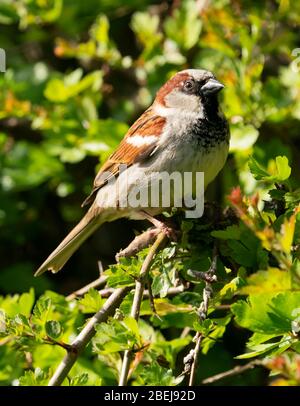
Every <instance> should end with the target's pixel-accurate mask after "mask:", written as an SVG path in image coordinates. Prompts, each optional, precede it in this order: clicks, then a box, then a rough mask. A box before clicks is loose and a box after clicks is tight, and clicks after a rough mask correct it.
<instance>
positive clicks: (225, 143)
mask: <svg viewBox="0 0 300 406" xmlns="http://www.w3.org/2000/svg"><path fill="white" fill-rule="evenodd" d="M223 87H224V86H223V85H222V84H221V83H220V82H219V81H218V80H216V78H215V77H214V75H213V74H212V73H211V72H209V71H206V70H198V69H187V70H183V71H181V72H178V73H177V74H176V75H174V76H173V77H172V78H171V79H170V80H168V81H167V82H166V83H165V85H164V86H162V87H161V88H160V90H159V91H158V92H157V94H156V98H155V100H154V102H153V104H152V105H151V106H150V107H149V108H148V109H147V110H146V111H145V112H144V113H143V114H142V115H141V116H140V118H139V119H138V120H137V121H136V122H135V123H134V124H133V125H132V126H131V128H130V129H129V130H128V132H127V134H126V135H125V137H124V139H123V140H122V142H121V143H120V145H119V147H118V148H117V150H116V151H115V152H114V153H113V154H112V155H111V156H110V157H109V158H108V160H107V161H106V162H105V163H104V165H103V166H102V168H101V169H100V171H99V172H98V174H97V176H96V178H95V181H94V187H93V190H92V192H91V194H90V195H89V196H88V198H87V199H86V200H85V201H84V203H83V206H85V205H87V204H90V203H91V207H90V208H89V210H88V212H87V213H86V215H85V216H84V217H83V219H82V220H81V221H80V222H79V224H77V226H76V227H75V228H74V229H73V230H72V231H71V232H70V233H69V234H68V235H67V237H66V238H65V239H64V240H63V241H62V242H61V243H60V245H59V246H58V247H57V248H56V249H55V250H54V251H53V252H52V254H51V255H50V256H49V257H48V258H47V259H46V261H45V262H44V263H43V264H42V265H41V267H40V268H39V269H38V270H37V272H36V273H35V276H38V275H41V274H42V273H43V272H45V271H46V270H51V271H52V272H53V273H56V272H58V271H59V270H60V269H61V268H62V267H63V266H64V265H65V263H66V262H67V261H68V259H69V258H70V257H71V256H72V255H73V253H74V252H75V251H76V250H77V249H78V248H79V246H80V245H81V244H82V243H83V242H84V241H85V240H86V239H87V238H88V237H89V236H90V235H91V234H92V233H93V232H94V231H95V230H96V229H97V228H98V227H99V226H100V225H101V224H103V223H104V222H107V221H113V220H116V219H118V218H121V217H128V218H130V219H148V220H150V221H151V222H152V223H153V224H155V225H156V226H158V227H162V228H163V227H164V225H163V224H162V223H161V222H160V221H158V220H157V219H155V218H154V216H155V215H157V214H159V213H161V212H162V211H164V210H165V209H166V208H165V207H161V206H162V205H160V207H151V206H150V207H149V206H147V207H143V206H142V205H138V206H137V207H132V205H131V206H130V205H127V206H126V205H122V204H121V200H124V198H125V200H126V198H127V196H128V194H129V193H130V192H131V191H132V190H133V189H134V188H136V187H137V185H138V189H139V190H145V188H146V189H147V187H149V185H148V181H149V179H150V178H151V175H152V174H154V173H161V172H167V173H172V172H174V171H177V172H179V173H184V172H192V173H195V172H204V187H206V186H207V185H208V184H209V183H210V182H211V181H212V180H213V179H214V178H215V177H216V176H217V174H218V172H219V171H220V170H221V169H222V167H223V166H224V164H225V161H226V158H227V154H228V147H229V128H228V123H227V121H226V119H225V118H224V116H223V114H222V113H221V110H220V108H219V104H218V98H217V94H218V92H219V91H220V90H221V89H222V88H223ZM115 190H118V195H116V193H115V192H114V191H115ZM174 190H175V189H172V190H171V192H170V193H171V194H172V193H173V192H174ZM174 199H176V196H172V198H171V200H170V208H171V207H172V205H173V204H174Z"/></svg>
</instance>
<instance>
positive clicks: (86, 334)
mask: <svg viewBox="0 0 300 406" xmlns="http://www.w3.org/2000/svg"><path fill="white" fill-rule="evenodd" d="M130 289H131V288H130V287H129V286H125V287H123V288H119V289H116V290H115V292H114V293H113V294H112V295H111V296H110V297H109V298H108V299H107V301H106V302H105V304H104V306H103V307H102V309H101V310H99V311H98V312H97V313H96V314H95V315H94V316H93V317H92V318H91V319H90V320H89V321H88V323H87V324H86V326H85V327H84V328H83V329H82V330H81V332H80V334H79V335H78V336H77V337H76V338H75V340H74V341H73V342H72V344H71V346H70V348H69V350H68V351H67V354H66V356H65V357H64V359H63V360H62V362H61V363H60V364H59V366H58V367H57V369H56V371H55V373H54V375H53V376H52V378H51V379H50V381H49V383H48V386H59V385H61V384H62V382H63V381H64V379H65V378H66V377H67V375H68V373H69V372H70V370H71V368H72V366H73V365H74V363H75V362H76V360H77V358H78V356H79V355H80V353H81V352H82V351H83V349H84V348H85V347H86V345H87V344H88V343H89V342H90V340H91V339H92V337H93V336H94V335H95V333H96V331H95V325H96V324H97V323H103V322H105V321H106V320H107V319H108V317H109V316H111V315H112V314H113V313H114V311H115V310H116V308H117V307H119V305H120V303H121V302H122V300H123V299H124V297H125V296H126V294H127V293H128V292H129V290H130Z"/></svg>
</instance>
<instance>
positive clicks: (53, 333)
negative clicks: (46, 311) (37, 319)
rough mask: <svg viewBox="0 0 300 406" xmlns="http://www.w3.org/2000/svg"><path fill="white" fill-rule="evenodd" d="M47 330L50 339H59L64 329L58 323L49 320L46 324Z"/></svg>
mask: <svg viewBox="0 0 300 406" xmlns="http://www.w3.org/2000/svg"><path fill="white" fill-rule="evenodd" d="M45 330H46V333H47V335H48V336H49V337H51V338H53V339H57V338H58V337H59V336H60V335H61V334H62V327H61V324H60V323H59V322H58V321H55V320H49V321H47V322H46V324H45Z"/></svg>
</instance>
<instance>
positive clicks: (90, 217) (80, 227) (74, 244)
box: [34, 209, 103, 276]
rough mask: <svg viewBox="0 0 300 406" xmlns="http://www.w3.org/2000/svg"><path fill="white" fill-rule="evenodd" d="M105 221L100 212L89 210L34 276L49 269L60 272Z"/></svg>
mask: <svg viewBox="0 0 300 406" xmlns="http://www.w3.org/2000/svg"><path fill="white" fill-rule="evenodd" d="M102 223H103V221H101V215H100V216H99V212H98V213H95V212H94V211H93V210H91V209H90V210H89V211H88V212H87V214H86V215H85V216H84V217H83V219H82V220H81V221H80V222H79V223H78V224H77V225H76V226H75V227H74V228H73V230H72V231H71V232H70V233H69V234H68V235H67V236H66V238H65V239H64V240H63V241H62V242H61V243H60V244H59V246H58V247H57V248H56V249H55V250H54V251H53V252H52V254H50V255H49V257H48V258H47V259H46V261H45V262H44V263H43V264H42V265H41V266H40V267H39V269H38V270H37V271H36V273H35V274H34V276H39V275H41V274H42V273H44V272H46V271H47V270H50V271H52V272H53V273H56V272H58V271H59V270H60V269H61V268H62V267H63V266H64V265H65V263H66V262H67V261H68V259H69V258H70V257H71V256H72V255H73V254H74V252H75V251H76V250H77V249H78V248H79V247H80V245H81V244H82V243H83V242H84V241H85V240H86V239H87V238H88V237H89V236H90V235H91V234H92V233H93V232H94V231H95V230H96V229H97V228H98V227H99V226H100V225H101V224H102Z"/></svg>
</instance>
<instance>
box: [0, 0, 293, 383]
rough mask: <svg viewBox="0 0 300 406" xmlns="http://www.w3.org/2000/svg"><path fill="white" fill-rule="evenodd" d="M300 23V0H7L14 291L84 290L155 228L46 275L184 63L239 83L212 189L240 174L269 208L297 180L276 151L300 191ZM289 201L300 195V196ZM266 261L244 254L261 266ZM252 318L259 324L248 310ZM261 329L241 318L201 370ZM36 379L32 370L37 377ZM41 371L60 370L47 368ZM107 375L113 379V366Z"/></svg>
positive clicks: (99, 244)
mask: <svg viewBox="0 0 300 406" xmlns="http://www.w3.org/2000/svg"><path fill="white" fill-rule="evenodd" d="M299 26H300V3H299V2H298V1H292V0H290V1H289V0H266V1H258V0H257V1H247V0H244V1H241V0H232V1H229V0H217V1H206V0H202V1H201V0H197V1H196V0H182V1H180V0H174V1H162V2H159V1H154V0H127V1H123V0H86V1H83V2H81V1H73V0H1V1H0V47H1V48H3V49H5V51H6V65H7V70H6V72H5V73H0V89H1V91H0V267H1V271H0V290H1V293H2V294H8V293H21V292H25V291H28V290H29V288H30V287H32V286H33V287H34V288H35V291H36V294H37V295H40V294H41V293H43V292H44V291H45V289H51V290H54V291H57V292H59V293H61V294H66V293H70V292H71V291H72V290H74V289H76V288H79V287H81V286H82V285H84V284H85V283H87V282H89V281H91V280H93V279H95V278H96V277H97V275H98V266H97V261H98V260H99V259H101V260H102V261H103V264H104V265H105V266H106V265H108V264H110V263H113V262H114V255H115V253H116V252H117V251H118V250H119V249H120V248H121V247H124V246H126V243H127V242H129V241H130V240H131V239H132V236H133V235H134V230H135V229H142V228H143V225H141V224H138V223H133V222H128V221H125V220H122V221H118V222H115V223H113V224H110V225H109V226H104V227H103V228H102V229H101V231H99V232H98V233H97V234H96V235H94V236H93V237H92V239H90V240H89V242H88V243H86V244H84V246H83V247H82V248H81V249H80V250H79V251H78V253H76V254H75V255H74V258H72V259H71V260H70V262H69V263H68V264H67V265H66V267H65V269H64V270H63V271H62V272H61V273H59V274H58V275H57V276H55V277H53V276H52V275H46V276H43V277H41V278H39V279H33V272H34V270H35V269H36V268H37V266H38V265H39V264H40V263H41V262H42V261H43V260H44V258H45V257H46V256H47V255H48V254H49V253H50V252H51V250H52V249H53V248H54V247H55V246H56V245H57V243H58V242H59V241H60V240H61V239H62V238H63V237H64V236H65V234H66V233H67V231H68V230H69V229H70V228H71V227H72V225H73V224H74V223H75V222H76V221H78V220H79V218H80V217H81V216H82V214H83V211H82V209H81V208H80V204H81V202H82V201H83V200H84V198H85V196H86V195H87V194H88V193H89V191H90V190H91V185H92V181H93V177H94V175H95V173H96V171H97V169H99V166H100V165H101V163H102V162H103V160H105V158H106V157H107V156H108V155H109V154H110V153H111V152H112V151H113V149H114V148H115V147H116V146H117V144H118V143H119V141H120V140H121V138H122V137H123V135H124V134H125V132H126V130H127V128H128V127H129V125H130V124H131V123H132V122H133V121H134V120H135V119H136V118H137V117H138V116H139V115H140V113H141V112H142V111H143V110H144V109H145V108H146V107H147V106H149V104H150V103H151V101H152V100H153V98H154V96H155V92H156V91H157V89H158V88H159V87H160V86H161V85H162V84H163V83H164V82H165V81H166V80H167V79H168V78H169V77H170V75H172V74H174V73H175V72H176V71H178V70H181V69H184V68H187V67H189V68H205V69H209V70H211V71H213V72H214V73H215V74H216V76H217V77H218V79H220V81H221V82H223V83H224V84H225V85H226V87H225V90H224V92H223V95H222V106H223V110H224V112H225V114H226V116H227V117H228V119H229V122H230V127H231V136H232V139H231V153H230V156H229V159H228V161H227V164H226V166H225V168H224V170H223V171H222V173H221V174H220V176H219V177H218V179H217V180H216V182H215V183H214V184H213V185H212V186H211V187H210V189H209V191H208V195H207V197H208V199H209V200H210V199H212V200H215V201H217V202H219V203H221V204H226V203H227V201H226V196H227V195H228V194H229V193H230V190H231V189H232V187H233V186H237V185H239V186H240V189H241V193H242V195H243V196H251V195H253V194H254V193H258V197H257V199H258V200H259V203H258V206H257V207H258V208H261V207H262V204H263V200H264V199H266V200H268V191H269V189H270V188H269V187H268V186H266V183H267V185H268V182H269V183H270V182H272V180H273V183H274V181H275V180H277V181H280V180H283V181H284V180H286V179H287V178H288V177H289V176H286V177H284V176H283V178H282V179H281V178H280V176H279V175H278V166H280V165H281V164H282V165H283V166H284V168H285V169H283V170H286V168H287V167H288V166H287V163H285V162H284V163H282V162H279V163H278V161H276V160H275V157H276V156H279V155H280V156H282V155H285V156H286V157H287V158H288V160H289V165H290V166H291V168H292V177H291V178H290V179H289V180H288V187H289V188H291V189H290V190H295V189H297V187H299V185H300V171H299V162H300V137H299V131H300V130H299V123H300V74H299V69H300V63H299V61H298V62H297V59H296V56H297V55H295V54H293V50H294V49H296V48H300V29H299ZM250 155H252V156H253V157H254V160H253V161H252V174H251V172H250V170H249V166H248V160H249V156H250ZM257 161H258V162H259V164H257ZM212 164H213V163H212ZM278 164H279V165H278ZM258 165H261V167H260V166H258ZM250 167H251V165H250ZM262 167H263V168H264V171H265V174H264V175H263V174H262V173H261V172H260V171H259V168H262ZM250 169H251V168H250ZM279 172H280V169H279ZM268 174H269V175H268ZM253 175H254V176H253ZM267 175H268V176H269V177H272V176H273V178H272V179H267V180H266V177H267ZM277 175H278V176H277ZM288 175H289V174H288ZM276 176H277V177H276ZM262 180H263V182H262ZM277 198H278V196H277ZM289 198H290V200H293V199H294V200H293V202H294V203H295V204H296V203H297V202H299V200H300V197H299V193H298V195H297V194H294V195H292V196H289ZM233 200H234V199H233ZM235 202H236V201H235ZM293 207H294V206H293ZM249 221H250V220H249ZM249 221H248V225H249ZM287 221H288V220H287ZM246 222H247V221H246ZM288 226H289V225H288ZM245 233H247V231H245ZM216 237H217V238H220V239H222V238H225V239H226V238H231V237H232V235H231V237H230V236H229V237H228V235H227V236H226V235H225V236H224V235H220V234H217V235H216ZM273 237H274V236H273ZM236 238H237V239H238V237H236ZM274 238H275V237H274ZM233 239H234V238H233ZM271 239H272V238H271ZM268 241H269V240H268ZM269 242H270V241H269ZM264 243H265V246H264V248H265V249H268V247H267V242H266V241H265V240H264ZM231 248H232V250H234V248H235V247H234V246H232V247H231ZM269 248H270V247H269ZM198 249H199V247H198ZM270 249H271V248H270ZM246 257H247V255H246ZM244 258H245V255H244ZM260 260H261V258H260V259H259V260H257V262H255V264H254V262H253V261H252V262H251V261H250V262H251V263H250V264H249V261H248V262H247V261H246V262H247V263H244V264H243V262H238V263H239V264H240V265H244V266H245V267H247V266H250V267H251V266H252V267H253V270H254V271H257V270H259V269H261V268H263V267H262V265H261V264H262V262H261V261H260ZM275 277H276V275H275V276H274V278H275ZM244 293H245V292H244ZM248 293H249V292H246V293H245V294H248ZM27 299H28V298H27ZM57 300H58V299H57ZM240 311H242V309H240V308H237V309H236V316H237V320H238V317H242V316H240ZM28 314H29V313H28ZM66 317H67V316H66ZM72 317H73V318H74V320H75V319H76V317H77V316H76V315H75V314H73V315H72ZM240 324H241V325H242V326H243V327H246V328H249V325H247V323H246V322H245V320H243V321H242V322H241V323H240ZM250 330H251V329H250ZM254 331H255V330H254ZM65 333H66V332H65ZM157 334H159V333H157ZM176 334H177V333H176V330H174V328H173V330H172V328H171V329H170V330H169V331H168V333H167V335H168V337H169V339H175V338H176V337H177V335H176ZM247 334H248V333H246V332H245V330H241V329H240V328H237V327H236V326H234V325H232V324H231V325H230V327H229V332H228V333H225V336H224V340H223V342H221V343H218V344H217V345H216V346H214V348H213V349H212V350H211V351H210V352H209V353H208V354H207V355H206V356H203V360H202V361H201V364H202V365H203V368H201V372H200V374H203V373H204V372H205V376H209V375H210V374H212V373H215V372H219V371H222V370H225V369H226V368H230V367H232V366H233V356H235V355H239V354H240V353H241V352H243V348H244V342H245V339H246V338H247V337H248V335H249V334H248V335H247ZM187 344H188V342H187V341H186V342H184V343H183V342H182V343H181V344H180V345H181V346H182V347H184V346H185V345H187ZM95 345H96V344H95ZM174 345H175V344H174ZM180 345H179V347H178V351H179V350H180V349H181V347H180ZM45 348H46V347H45ZM173 350H174V348H173ZM45 351H46V350H45ZM58 351H63V350H62V349H60V348H59V349H58ZM170 351H171V350H170ZM62 353H63V352H62ZM62 353H61V352H60V353H59V355H57V357H59V356H60V357H61V354H62ZM43 354H44V355H43V357H44V358H47V354H45V353H43ZM112 357H113V356H112ZM82 362H83V361H82ZM116 362H117V361H116ZM297 362H299V361H297ZM0 363H1V361H0ZM112 363H113V361H112ZM295 363H296V361H295V360H294V359H286V360H285V364H284V365H285V368H286V369H288V368H290V369H291V370H293V371H294V370H295V368H296V366H295V365H296V364H295ZM17 365H20V364H17ZM276 365H277V364H276ZM278 365H279V364H278ZM280 365H281V366H282V365H283V364H282V363H281V364H280ZM85 367H86V368H87V369H89V368H90V367H87V365H86V366H85ZM18 368H19V369H22V368H21V367H18ZM18 368H17V369H18ZM78 368H79V367H78ZM95 368H96V369H95ZM95 368H94V369H93V370H91V368H90V369H89V372H90V374H91V375H90V378H89V379H91V381H89V382H90V383H91V382H92V383H95V382H96V383H97V382H98V381H97V380H99V379H100V378H99V377H98V375H97V370H98V371H99V368H100V367H99V365H98V366H97V367H95ZM97 368H98V369H97ZM282 368H283V367H282ZM293 368H294V369H293ZM79 369H80V368H79ZM298 369H299V366H298ZM203 371H204V372H203ZM286 374H287V373H286ZM298 374H299V373H298ZM2 375H3V376H2ZM2 375H1V373H0V381H2V382H3V383H10V382H11V380H12V378H16V377H18V376H19V375H20V371H19V370H16V371H15V372H14V373H11V372H7V374H6V375H5V373H3V374H2ZM108 375H109V374H108ZM1 376H2V378H1ZM201 377H202V378H203V377H204V376H201ZM26 379H27V381H26ZM30 379H33V378H32V376H31V377H30V376H29V375H27V377H26V378H23V380H24V382H25V384H26V382H27V384H30V382H31V381H30ZM34 379H36V381H34V382H35V383H37V382H40V383H43V382H44V381H43V380H45V379H46V378H45V376H43V373H42V372H38V374H37V377H35V378H34ZM102 379H104V382H106V383H107V382H113V375H112V376H108V377H102ZM293 379H294V378H293ZM83 381H84V379H83ZM139 382H140V384H141V383H143V374H141V376H140V378H139ZM170 382H171V381H170ZM228 382H229V384H248V385H262V384H264V383H265V382H266V374H265V373H263V372H262V371H261V370H258V371H257V370H256V371H251V372H249V373H247V374H245V375H242V376H239V377H235V378H231V380H229V381H228ZM98 383H99V382H98ZM74 384H78V382H77V383H76V382H75V383H74ZM79 384H80V382H79Z"/></svg>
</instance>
